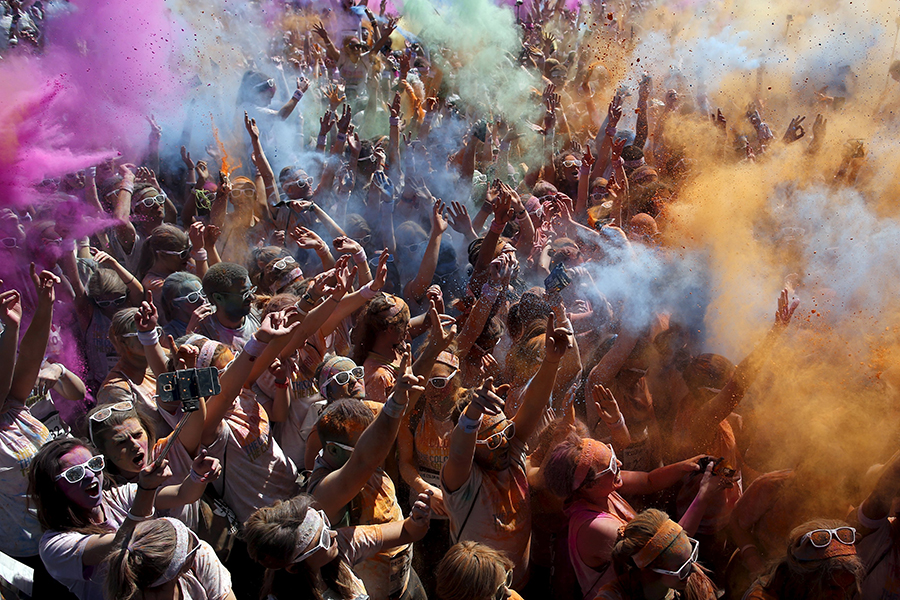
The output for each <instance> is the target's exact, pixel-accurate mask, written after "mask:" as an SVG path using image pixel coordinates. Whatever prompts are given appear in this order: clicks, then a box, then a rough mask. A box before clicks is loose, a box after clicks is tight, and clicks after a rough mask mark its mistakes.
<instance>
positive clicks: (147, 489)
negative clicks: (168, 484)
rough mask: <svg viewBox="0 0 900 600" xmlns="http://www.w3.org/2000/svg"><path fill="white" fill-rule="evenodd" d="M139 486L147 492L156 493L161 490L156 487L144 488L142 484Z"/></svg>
mask: <svg viewBox="0 0 900 600" xmlns="http://www.w3.org/2000/svg"><path fill="white" fill-rule="evenodd" d="M137 486H138V487H139V488H141V489H142V490H144V491H145V492H155V491H156V490H158V489H159V486H156V487H155V488H145V487H144V486H142V485H141V483H140V482H138V484H137ZM144 518H145V519H147V518H149V517H144Z"/></svg>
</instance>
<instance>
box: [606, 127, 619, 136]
mask: <svg viewBox="0 0 900 600" xmlns="http://www.w3.org/2000/svg"><path fill="white" fill-rule="evenodd" d="M616 131H618V129H616V126H615V125H607V126H606V135H607V137H611V138H613V137H616Z"/></svg>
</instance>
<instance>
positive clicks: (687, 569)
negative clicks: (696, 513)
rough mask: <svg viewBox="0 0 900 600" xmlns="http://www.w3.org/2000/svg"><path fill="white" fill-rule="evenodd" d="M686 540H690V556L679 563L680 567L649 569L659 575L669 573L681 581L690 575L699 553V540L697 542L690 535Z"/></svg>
mask: <svg viewBox="0 0 900 600" xmlns="http://www.w3.org/2000/svg"><path fill="white" fill-rule="evenodd" d="M688 540H690V542H691V547H692V550H691V557H690V558H689V559H687V562H686V563H684V564H683V565H681V568H680V569H678V570H677V571H667V570H665V569H650V570H651V571H653V572H655V573H659V574H661V575H671V576H672V577H677V578H678V579H680V580H682V581H684V580H685V579H687V578H688V577H689V576H690V574H691V571H693V570H694V563H696V562H697V556H698V554H699V553H700V542H698V541H697V540H695V539H694V538H692V537H689V538H688Z"/></svg>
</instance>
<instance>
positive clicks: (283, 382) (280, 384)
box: [275, 379, 288, 390]
mask: <svg viewBox="0 0 900 600" xmlns="http://www.w3.org/2000/svg"><path fill="white" fill-rule="evenodd" d="M275 387H277V388H278V389H280V390H286V389H287V387H288V380H287V379H276V380H275Z"/></svg>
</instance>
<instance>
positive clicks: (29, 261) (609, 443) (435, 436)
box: [0, 0, 900, 600]
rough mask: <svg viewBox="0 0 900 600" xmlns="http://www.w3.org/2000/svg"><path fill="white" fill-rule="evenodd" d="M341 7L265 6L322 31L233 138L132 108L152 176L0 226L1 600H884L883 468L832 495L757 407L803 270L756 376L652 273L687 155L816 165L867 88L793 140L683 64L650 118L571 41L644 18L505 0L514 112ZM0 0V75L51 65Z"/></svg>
mask: <svg viewBox="0 0 900 600" xmlns="http://www.w3.org/2000/svg"><path fill="white" fill-rule="evenodd" d="M53 4H54V3H52V2H50V3H48V6H49V9H51V10H50V11H49V12H50V13H52V9H53V6H52V5H53ZM356 4H357V3H354V2H343V3H341V6H340V7H339V8H338V9H337V10H334V11H330V10H319V9H318V8H317V6H316V3H313V5H312V6H300V5H297V6H291V5H285V6H284V7H282V10H283V11H285V13H286V14H288V15H289V16H291V17H292V18H293V19H294V20H293V21H292V22H293V23H297V22H301V23H305V27H306V29H305V30H303V31H300V32H299V33H297V32H295V31H293V30H291V31H289V32H288V33H286V34H285V36H284V37H283V39H278V40H275V41H273V42H272V48H274V50H273V49H272V48H267V49H264V50H263V52H268V53H269V62H262V61H256V62H252V61H250V62H251V63H252V64H249V63H248V66H247V69H246V70H245V72H243V74H242V76H241V78H240V85H239V86H238V89H237V90H235V91H234V92H235V93H234V98H233V100H234V101H236V109H235V114H236V115H237V118H238V119H239V120H240V121H241V122H242V126H241V127H236V128H234V130H233V131H230V132H229V131H224V128H223V131H222V137H223V139H225V140H226V142H224V143H221V144H219V145H218V146H216V145H214V146H212V147H208V148H205V149H204V148H202V147H198V146H199V145H197V144H193V143H191V141H190V136H189V135H184V134H183V135H182V137H181V138H180V139H179V138H177V137H176V136H170V135H169V132H168V131H164V130H163V128H162V127H160V126H159V125H158V124H157V122H156V120H155V119H153V118H152V117H149V116H148V117H149V123H150V139H149V144H148V145H147V146H146V147H145V150H144V152H142V153H141V154H140V155H135V156H130V155H124V156H121V157H118V158H110V159H107V160H104V161H102V162H100V163H99V164H93V165H91V164H86V165H83V169H82V170H78V171H74V172H68V173H46V174H45V178H44V179H43V180H39V181H28V182H27V187H28V190H29V193H28V199H27V203H26V204H24V205H4V206H3V207H2V208H0V254H2V256H3V257H4V260H3V261H2V262H3V263H4V264H3V265H2V267H0V271H2V273H3V279H4V281H3V283H2V290H3V291H2V292H0V323H2V327H3V330H2V334H0V399H2V400H0V402H2V410H0V481H2V488H0V508H2V510H0V551H2V553H4V554H5V555H7V556H8V557H12V558H13V559H15V561H18V562H19V563H21V564H22V565H24V566H25V567H27V569H30V570H31V571H29V572H33V577H31V579H32V581H31V582H30V584H29V585H28V586H25V585H23V584H22V583H21V582H18V583H17V582H16V581H9V582H8V584H7V585H6V586H5V587H4V588H3V589H4V593H7V592H9V593H18V594H19V595H21V596H23V597H25V596H30V597H32V598H38V599H45V598H51V597H52V598H58V599H60V600H61V599H63V598H71V597H75V598H78V599H80V600H95V599H96V600H99V599H102V598H108V599H113V598H115V599H118V600H131V599H138V598H143V599H148V600H149V599H165V600H179V599H194V600H200V599H209V600H224V599H231V600H234V599H239V600H245V599H246V600H255V599H256V598H262V599H266V598H272V599H275V600H289V599H291V600H292V599H295V598H304V599H305V598H309V599H314V600H326V599H328V600H336V599H341V600H354V599H366V598H371V600H388V599H403V600H424V599H425V598H433V599H439V600H502V599H505V598H525V599H526V600H532V599H537V598H547V597H552V598H559V599H583V600H595V599H596V600H626V599H628V600H642V599H644V600H662V599H673V598H683V599H685V600H713V599H715V598H730V599H734V600H740V599H741V598H746V599H751V600H763V599H765V600H770V599H778V600H802V599H809V600H812V599H817V600H821V599H828V600H840V599H849V598H862V599H864V600H874V599H876V598H879V599H881V598H884V599H888V598H897V597H898V594H900V591H898V590H900V546H898V545H897V544H896V543H895V540H897V539H898V535H900V529H898V525H897V521H895V520H894V516H893V515H894V513H895V509H896V506H897V505H896V503H895V502H894V500H895V497H896V496H898V495H900V494H898V492H900V452H898V453H897V454H895V455H894V456H893V457H890V458H889V459H888V460H885V459H887V457H884V458H883V460H882V461H881V462H882V464H878V465H875V466H873V467H872V468H871V469H869V465H857V466H856V468H857V470H858V472H857V473H854V476H855V477H857V478H858V479H859V480H860V481H862V480H863V479H864V478H865V479H866V480H867V482H868V483H867V485H861V486H859V487H858V488H856V493H857V495H856V496H855V497H847V498H843V499H842V501H841V502H831V501H826V500H824V499H823V497H821V496H820V492H823V490H825V489H826V488H827V487H828V485H829V482H828V475H826V474H824V473H822V472H821V470H818V469H816V468H814V467H812V466H810V465H811V464H812V462H810V463H806V462H803V463H801V464H800V465H797V464H793V463H792V464H782V465H779V467H780V469H782V470H768V471H766V470H765V469H770V468H771V461H767V460H764V459H760V454H761V453H765V451H766V450H765V445H761V444H759V443H757V442H758V440H757V439H756V438H755V434H756V430H755V429H754V428H752V427H748V426H747V423H746V421H747V419H746V418H745V417H746V413H745V411H744V409H743V407H742V400H744V398H745V395H748V394H751V395H752V393H753V390H754V389H759V388H762V387H764V386H766V385H770V382H767V381H765V379H766V378H765V377H763V376H761V374H763V373H766V372H767V370H768V369H769V365H770V363H771V362H772V360H773V356H775V355H776V354H777V353H778V352H779V346H780V345H781V344H783V343H784V341H785V339H789V338H791V337H792V336H793V335H794V332H795V331H796V329H797V326H796V324H795V322H796V321H797V319H796V318H794V319H793V320H792V317H793V316H794V313H795V310H796V309H797V307H798V304H799V300H798V298H799V297H800V296H801V293H800V292H799V291H798V289H799V288H802V286H803V285H804V283H803V281H802V280H803V278H802V277H801V276H798V275H796V274H794V272H795V271H796V270H797V269H802V266H798V265H799V263H797V262H790V261H791V260H793V259H785V260H786V262H787V264H786V270H785V275H786V277H785V279H784V282H781V281H777V282H773V286H772V288H773V289H775V288H778V289H782V288H783V291H781V293H780V295H778V296H777V297H772V298H771V307H772V309H771V310H770V311H769V314H770V315H771V316H770V321H769V322H768V323H767V324H766V326H767V327H768V328H769V329H768V332H767V333H765V334H764V335H763V336H760V337H759V338H758V339H757V340H756V342H755V344H754V345H753V346H752V347H747V348H745V349H744V350H743V352H744V355H742V356H731V357H726V356H723V355H721V354H715V353H712V352H711V348H710V347H709V346H708V345H707V339H706V335H705V325H704V310H705V308H706V304H705V303H706V302H707V300H706V299H705V296H704V291H703V290H701V289H695V288H693V287H690V286H689V289H685V288H684V287H683V286H682V287H677V286H673V283H672V282H673V281H674V280H675V279H676V278H678V277H680V275H679V273H680V269H679V264H678V263H679V260H680V255H679V249H681V248H682V247H683V242H684V240H685V239H687V238H688V237H690V236H691V232H690V231H684V230H683V229H680V228H679V227H677V219H676V218H675V216H674V213H675V210H676V209H677V207H678V206H679V204H680V203H683V202H684V196H683V191H684V190H685V189H686V188H687V186H689V185H690V183H691V181H692V180H693V179H694V178H695V177H696V173H697V171H698V169H699V168H701V166H700V165H701V162H702V161H705V160H709V159H710V156H712V158H713V160H714V166H709V165H705V168H717V169H722V170H728V169H733V170H737V169H743V168H746V167H747V166H748V165H754V164H757V163H763V164H766V163H767V162H768V163H769V164H773V163H775V162H776V161H778V160H780V159H779V158H778V157H779V156H783V155H785V154H786V153H794V152H797V151H796V150H795V149H796V148H797V146H800V145H803V146H804V148H803V150H802V154H803V156H804V158H803V160H805V161H807V162H808V163H809V164H813V165H815V164H819V163H817V161H819V160H820V158H821V156H822V153H823V148H824V147H825V145H826V141H827V140H828V138H827V133H828V125H827V124H828V120H829V119H830V118H832V117H831V115H833V114H838V112H837V111H840V110H842V108H843V107H844V106H845V105H847V103H852V98H846V97H843V96H832V95H826V93H827V92H826V91H825V90H823V91H822V92H821V93H819V95H818V97H817V98H816V99H815V100H814V101H813V102H811V104H810V108H811V110H812V111H813V112H815V113H816V114H815V116H814V117H811V118H810V120H809V122H805V121H804V119H805V117H804V116H802V115H801V116H796V117H795V116H794V115H793V114H784V113H780V112H778V111H777V110H776V107H777V106H778V105H777V103H775V107H772V106H767V104H766V103H765V102H763V101H762V99H761V98H754V99H752V100H750V101H749V104H748V105H747V106H743V107H740V109H739V110H738V111H737V112H735V113H733V114H724V113H723V111H722V110H717V111H713V110H710V108H709V106H708V105H707V104H706V103H705V100H703V99H702V98H700V97H699V96H697V95H695V94H694V92H693V91H692V89H694V88H693V87H692V86H693V85H694V84H695V83H696V82H692V81H690V80H688V79H687V78H685V77H678V76H671V77H669V78H667V79H666V82H665V83H663V82H662V81H660V80H659V78H654V77H651V76H650V75H649V74H645V75H644V76H643V77H642V78H640V79H639V82H638V84H637V86H636V89H634V90H633V91H634V92H636V97H635V96H632V90H629V89H628V88H627V87H617V86H618V82H617V81H616V80H615V77H614V74H613V72H612V70H611V69H607V67H606V66H604V64H603V63H602V61H596V60H595V58H594V57H592V55H591V52H590V50H589V46H590V45H591V44H595V45H596V44H598V43H599V44H600V45H603V44H607V45H609V46H615V47H616V48H620V49H627V48H629V47H633V45H634V44H636V34H635V30H634V27H633V26H630V24H631V23H632V21H634V22H639V21H640V18H641V14H643V11H645V10H647V8H646V7H644V6H643V5H642V4H641V3H632V4H627V3H626V4H625V5H623V7H622V8H621V10H620V11H619V12H616V10H614V8H613V7H612V3H611V4H610V6H609V7H607V6H606V5H605V4H604V5H601V4H599V3H597V4H596V5H589V4H584V5H582V6H580V7H577V6H576V7H572V6H567V4H566V3H565V2H550V3H543V2H534V3H532V2H526V3H525V5H524V6H522V5H521V4H522V3H521V2H520V3H518V4H519V5H518V6H509V7H507V8H505V9H502V10H505V11H507V12H508V14H509V19H510V20H512V19H513V15H515V24H514V27H515V35H516V36H517V40H518V42H517V43H518V54H510V55H509V56H507V57H505V58H504V59H503V60H502V61H501V62H500V64H501V65H502V68H503V69H504V72H503V73H494V74H493V75H495V76H496V77H497V79H498V81H500V80H502V81H505V82H507V83H509V82H510V81H512V80H513V79H514V78H516V77H523V78H526V80H527V81H529V82H531V83H530V86H529V89H528V91H527V93H526V94H525V98H526V99H527V101H528V102H529V103H530V107H528V109H527V110H525V111H524V113H523V114H520V115H516V116H513V115H505V114H503V113H502V112H501V111H500V110H492V108H491V106H490V105H488V104H477V103H474V102H472V101H471V95H467V94H462V95H460V91H461V89H462V88H464V87H465V86H466V85H467V80H466V75H465V68H466V67H469V66H471V65H468V64H467V63H466V61H467V60H468V58H469V57H467V56H462V55H459V54H457V53H454V52H453V51H452V50H450V49H448V48H444V47H441V46H440V45H438V44H429V42H428V41H427V36H425V35H423V36H422V37H416V36H413V35H412V34H410V33H409V32H406V31H401V30H402V24H403V20H402V19H403V17H404V15H403V11H402V9H401V10H399V11H395V10H394V9H388V7H387V6H386V3H384V2H383V3H382V4H381V7H380V10H379V11H378V14H374V13H373V12H371V11H370V9H369V8H368V7H366V5H365V3H362V4H359V5H356ZM3 6H4V8H5V10H6V15H7V16H8V17H9V19H10V25H9V32H8V36H7V38H8V42H7V44H6V47H5V48H4V50H3V53H4V57H5V58H9V59H12V58H14V57H15V55H16V53H27V54H29V56H33V57H34V58H35V59H36V60H40V58H41V57H40V54H41V49H42V47H43V45H44V43H45V41H46V40H45V34H44V32H43V24H44V22H45V20H46V21H52V19H53V15H52V14H50V16H46V15H45V14H44V11H45V10H46V7H44V6H43V5H41V3H40V2H34V3H29V2H19V1H18V0H15V1H10V2H4V3H3ZM435 10H436V9H435ZM320 19H321V20H320ZM587 30H589V31H591V32H592V33H591V35H585V34H584V32H585V31H587ZM276 59H277V60H276ZM276 64H277V65H278V68H277V69H275V68H274V66H273V65H276ZM889 73H890V75H891V76H892V77H893V78H894V79H897V80H900V62H896V63H894V64H893V65H892V66H891V70H890V71H889ZM285 84H287V86H288V89H287V90H283V88H284V87H285ZM835 91H836V90H835V88H832V89H831V93H832V94H833V93H835ZM298 107H299V108H298ZM603 109H605V110H603ZM316 110H318V111H319V117H320V118H319V120H318V127H317V129H315V130H314V131H312V132H311V131H310V129H309V127H308V124H307V125H303V123H302V119H301V118H298V115H302V114H308V113H309V112H310V111H316ZM726 112H727V111H726ZM882 112H883V111H882ZM710 113H713V114H712V116H710ZM626 115H627V116H626ZM307 121H308V119H307ZM632 122H633V123H634V125H633V129H629V127H631V126H632V125H631V124H632ZM776 123H778V124H783V126H784V128H785V129H786V133H784V134H783V136H780V135H778V132H777V131H775V130H776V129H778V128H777V127H776ZM805 127H808V130H807V129H806V128H805ZM686 130H687V131H690V132H692V133H691V134H690V136H688V135H687V134H685V133H684V132H685V131H686ZM217 136H218V133H217ZM694 136H699V138H696V139H702V140H703V145H704V148H703V152H702V154H698V153H697V152H696V149H695V148H694V147H692V144H694V142H693V141H692V142H690V143H688V142H686V141H685V140H687V139H691V140H694V139H695V137H694ZM804 138H806V139H804ZM217 140H218V137H217ZM287 140H290V142H288V141H287ZM801 140H802V141H801ZM807 142H808V143H807ZM696 143H697V144H699V143H700V142H699V141H698V142H696ZM286 144H289V146H286ZM293 146H296V147H293ZM172 157H175V159H174V160H172ZM865 161H866V149H865V147H864V144H863V143H862V142H859V141H857V142H855V143H854V144H853V145H852V147H850V149H849V151H847V152H846V153H845V154H844V155H843V156H842V158H841V159H840V161H839V165H837V169H836V171H834V170H832V171H830V172H828V173H824V172H823V173H821V174H820V177H821V179H822V181H823V182H825V185H827V186H831V187H832V188H833V189H835V188H854V187H855V186H858V185H859V184H860V182H862V181H863V179H864V178H865V177H866V172H865V165H866V162H865ZM821 164H822V165H827V166H828V168H831V166H832V165H831V162H829V161H827V160H823V161H822V162H821ZM235 165H240V166H235ZM824 168H825V166H823V167H822V169H824ZM723 193H727V191H725V190H723ZM0 201H2V199H0ZM85 224H89V225H90V226H89V227H87V226H86V225H85ZM86 227H87V228H86ZM779 235H783V232H780V233H779ZM782 241H783V240H782V239H781V238H779V239H778V240H776V239H774V238H773V239H770V240H769V242H771V243H772V244H775V243H782ZM648 269H653V272H654V273H656V275H654V276H653V277H652V279H654V281H653V283H652V285H651V286H650V287H649V289H647V288H646V286H644V284H643V283H642V282H641V283H640V285H638V279H639V278H638V277H637V276H636V275H634V274H636V273H639V272H641V271H645V270H648ZM798 272H799V271H798ZM623 273H624V274H625V275H624V278H625V279H626V281H625V283H624V285H623V286H613V288H610V287H609V286H608V285H606V284H607V282H608V280H609V278H613V277H623V276H622V274H623ZM632 276H634V287H633V288H629V283H631V282H632V281H631V280H630V279H629V278H630V277H632ZM667 278H671V280H670V279H667ZM673 287H677V289H673ZM638 288H640V289H638ZM610 289H611V290H612V291H609V293H604V290H610ZM623 290H624V292H623ZM620 292H623V293H620ZM812 312H813V313H815V310H813V311H812ZM735 326H737V325H735ZM22 329H24V332H23V331H22ZM204 378H205V379H204ZM198 386H199V387H198ZM204 386H205V387H204ZM199 390H203V391H199ZM754 444H756V445H755V446H754ZM761 447H762V449H760V448H761ZM754 451H755V452H754ZM888 456H889V453H888ZM0 571H2V569H0ZM16 587H18V592H15V590H14V588H16ZM4 597H5V596H4Z"/></svg>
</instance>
